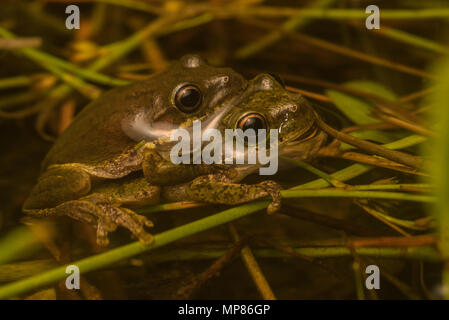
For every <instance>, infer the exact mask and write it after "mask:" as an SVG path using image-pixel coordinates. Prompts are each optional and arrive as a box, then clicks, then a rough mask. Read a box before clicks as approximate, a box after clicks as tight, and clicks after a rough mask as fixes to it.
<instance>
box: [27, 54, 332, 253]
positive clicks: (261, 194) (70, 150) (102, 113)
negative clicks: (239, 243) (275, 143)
mask: <svg viewBox="0 0 449 320" xmlns="http://www.w3.org/2000/svg"><path fill="white" fill-rule="evenodd" d="M316 117H317V114H316V113H315V112H314V109H313V106H312V105H311V104H310V103H309V102H308V100H306V99H305V98H304V97H303V96H302V95H299V94H295V93H291V92H289V91H287V90H286V89H285V88H284V86H283V84H282V83H280V81H278V79H277V78H276V77H274V76H272V75H269V74H266V73H262V74H259V75H257V76H256V77H254V78H252V79H250V80H247V79H245V78H244V77H243V76H242V75H241V74H239V73H238V72H236V71H234V70H233V69H231V68H224V67H216V66H212V65H209V64H208V63H207V61H206V60H205V59H203V58H202V57H200V56H198V55H195V54H190V55H185V56H183V57H182V58H180V59H179V60H177V61H175V62H173V63H172V64H171V65H170V66H169V67H168V68H167V69H166V70H164V71H161V72H159V73H155V74H153V75H151V76H150V77H149V78H148V79H146V80H142V81H139V82H135V83H131V84H129V85H126V86H122V87H117V88H113V89H111V90H109V91H107V92H106V93H104V94H103V95H102V96H100V97H99V98H98V99H96V100H94V101H92V102H91V103H90V104H88V105H87V106H86V107H84V108H83V109H82V110H81V111H80V112H79V113H78V114H77V115H76V116H75V118H74V120H73V121H72V123H71V124H70V125H69V126H68V128H67V129H66V130H65V131H64V132H63V133H62V134H61V135H60V136H59V137H58V139H57V140H56V142H55V143H54V145H53V146H52V147H51V149H50V151H49V152H48V153H47V155H46V156H45V158H44V160H43V162H42V168H41V173H40V175H39V177H38V180H37V183H36V184H35V186H34V187H33V188H32V189H31V192H30V195H29V196H28V198H27V199H26V200H25V202H24V204H23V207H22V211H23V212H24V213H25V214H26V215H28V216H30V217H34V218H44V217H59V216H66V217H69V218H72V219H74V220H77V221H80V222H83V223H87V224H90V225H92V226H93V227H94V228H95V230H96V241H97V244H98V245H99V246H103V247H104V246H107V245H108V244H109V241H110V240H109V233H112V232H114V231H116V229H117V228H118V227H123V228H125V229H128V230H129V231H130V233H131V234H132V236H133V237H134V238H137V239H138V240H139V241H140V242H142V243H143V244H146V245H149V244H151V243H152V242H153V241H154V236H153V235H152V234H151V233H150V232H149V231H148V228H150V227H153V225H154V224H153V222H152V221H151V220H150V219H149V218H148V217H146V216H144V215H141V214H138V213H136V211H137V209H138V208H141V207H144V206H151V205H156V204H160V203H164V202H174V201H200V202H206V203H211V204H226V205H236V204H242V203H246V202H250V201H253V200H257V199H261V198H266V197H268V198H271V203H270V205H269V206H268V208H267V211H268V212H269V213H273V212H276V211H278V210H279V209H280V207H281V194H280V191H281V187H280V185H279V184H278V183H276V182H275V181H273V180H265V181H262V182H260V183H257V184H244V183H241V181H242V180H243V179H244V178H245V177H247V176H248V175H250V174H252V173H254V172H255V170H257V168H259V167H260V164H257V163H256V164H251V165H249V164H246V165H245V164H239V165H237V164H224V163H222V164H205V163H199V164H174V163H173V162H172V161H170V157H169V156H168V154H169V150H170V148H171V147H172V146H173V141H171V140H170V139H169V138H168V137H169V135H170V132H173V130H176V129H177V128H190V127H191V126H192V123H193V122H194V121H203V123H206V124H207V125H206V126H209V127H211V126H213V127H214V128H217V129H218V130H225V129H226V128H232V129H235V128H236V127H239V128H253V129H255V130H257V129H260V128H265V129H268V128H275V129H277V130H279V153H280V154H294V155H295V157H296V158H299V159H301V160H305V161H307V160H310V159H312V158H313V157H314V156H315V155H316V153H317V152H318V150H319V149H320V147H321V145H322V144H323V143H324V141H325V140H326V134H325V133H324V132H323V131H321V130H319V128H318V127H317V124H316V123H317V122H316Z"/></svg>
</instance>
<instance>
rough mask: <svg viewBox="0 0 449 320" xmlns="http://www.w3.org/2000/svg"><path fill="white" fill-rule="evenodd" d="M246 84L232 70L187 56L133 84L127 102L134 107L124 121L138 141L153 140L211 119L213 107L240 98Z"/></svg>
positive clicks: (128, 131)
mask: <svg viewBox="0 0 449 320" xmlns="http://www.w3.org/2000/svg"><path fill="white" fill-rule="evenodd" d="M247 83H248V82H247V81H246V80H245V79H244V78H243V77H242V76H241V75H240V74H238V73H237V72H235V71H234V70H232V69H229V68H217V67H213V66H210V65H209V64H207V62H206V61H205V60H204V59H202V58H201V57H200V56H198V55H186V56H183V57H182V58H181V59H180V60H178V61H176V62H174V63H173V64H172V65H171V66H170V67H169V68H168V69H167V70H166V71H163V72H161V73H159V74H156V75H154V76H153V77H151V78H150V79H148V80H146V81H142V82H140V83H137V84H135V85H134V87H133V89H132V90H129V89H128V90H127V91H128V92H132V94H130V95H129V96H128V99H127V103H128V105H129V104H132V105H134V106H135V107H134V108H129V110H131V111H129V114H128V115H127V116H126V117H125V118H124V120H123V122H122V129H123V131H124V132H125V133H126V134H127V135H128V136H129V137H130V138H132V139H133V140H135V141H142V140H145V141H154V140H156V139H158V138H159V137H163V136H167V135H168V134H169V132H170V131H171V130H173V129H177V128H179V127H189V126H190V125H191V124H192V122H193V121H195V120H203V119H205V118H208V117H210V114H211V113H213V112H214V108H215V107H216V106H218V105H222V104H224V103H226V102H227V101H229V100H232V99H234V98H235V97H237V96H239V95H240V94H241V93H242V92H243V91H244V90H245V88H246V87H247Z"/></svg>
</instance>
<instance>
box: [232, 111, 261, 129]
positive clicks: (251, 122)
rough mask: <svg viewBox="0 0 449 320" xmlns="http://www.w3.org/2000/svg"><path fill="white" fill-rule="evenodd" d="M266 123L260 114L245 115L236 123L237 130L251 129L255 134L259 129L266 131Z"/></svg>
mask: <svg viewBox="0 0 449 320" xmlns="http://www.w3.org/2000/svg"><path fill="white" fill-rule="evenodd" d="M266 128H267V122H266V120H265V117H264V116H263V115H261V114H260V113H255V112H253V113H247V114H245V115H244V116H243V117H241V118H240V119H239V121H237V129H241V130H243V131H245V130H247V129H253V130H254V131H255V132H257V130H259V129H266Z"/></svg>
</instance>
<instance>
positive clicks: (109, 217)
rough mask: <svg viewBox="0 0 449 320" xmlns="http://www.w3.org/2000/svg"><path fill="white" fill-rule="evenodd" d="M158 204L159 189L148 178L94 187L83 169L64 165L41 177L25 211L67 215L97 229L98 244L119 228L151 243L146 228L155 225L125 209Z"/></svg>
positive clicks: (46, 214) (41, 214) (43, 215)
mask: <svg viewBox="0 0 449 320" xmlns="http://www.w3.org/2000/svg"><path fill="white" fill-rule="evenodd" d="M157 202H159V188H158V187H155V186H151V185H150V184H149V183H148V182H146V180H145V179H143V178H140V179H133V180H129V181H125V182H123V181H121V182H120V183H119V182H114V181H106V182H105V183H104V184H103V185H102V186H100V187H97V186H95V187H92V186H91V181H90V176H89V175H88V174H87V173H86V172H84V171H83V170H81V169H79V168H76V167H70V166H61V167H55V168H52V169H50V170H49V171H48V172H46V173H44V174H43V175H42V178H41V179H39V181H38V183H37V185H36V187H35V188H34V189H33V190H32V192H31V195H30V198H29V199H28V200H27V201H26V202H25V204H24V206H23V212H24V213H26V214H28V215H31V216H35V217H46V216H68V217H70V218H73V219H75V220H78V221H81V222H85V223H88V224H91V225H94V226H96V228H97V243H98V244H99V245H101V246H105V245H107V244H108V242H109V240H108V237H107V235H108V233H109V232H112V231H115V229H116V228H117V226H122V227H125V228H126V229H128V230H130V231H131V233H133V234H134V236H136V237H137V238H138V239H139V240H140V241H141V242H143V243H146V244H149V243H151V242H152V241H153V236H152V235H151V234H149V233H147V232H146V231H145V229H144V227H152V226H153V223H152V222H151V221H150V220H148V219H147V218H146V217H143V216H140V215H138V214H136V213H134V212H133V211H131V210H130V209H128V208H124V207H123V206H131V207H132V206H137V205H147V204H155V203H157Z"/></svg>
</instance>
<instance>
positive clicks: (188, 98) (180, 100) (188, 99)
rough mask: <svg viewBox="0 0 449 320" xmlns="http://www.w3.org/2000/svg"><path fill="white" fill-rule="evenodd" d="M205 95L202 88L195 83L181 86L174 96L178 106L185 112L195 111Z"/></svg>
mask: <svg viewBox="0 0 449 320" xmlns="http://www.w3.org/2000/svg"><path fill="white" fill-rule="evenodd" d="M202 100H203V95H202V94H201V91H200V89H199V88H198V87H197V86H195V85H193V84H186V85H184V86H182V87H180V88H179V89H178V90H177V91H176V93H175V97H174V101H175V105H176V107H177V108H178V109H179V110H181V111H182V112H185V113H192V112H195V111H196V110H197V109H198V107H199V106H200V105H201V101H202Z"/></svg>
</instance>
